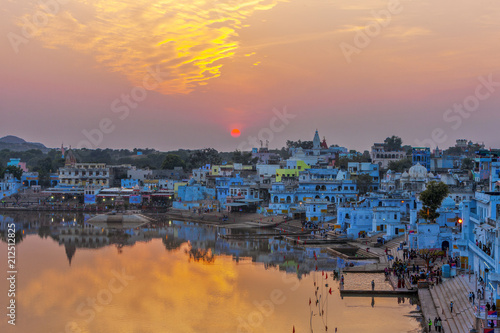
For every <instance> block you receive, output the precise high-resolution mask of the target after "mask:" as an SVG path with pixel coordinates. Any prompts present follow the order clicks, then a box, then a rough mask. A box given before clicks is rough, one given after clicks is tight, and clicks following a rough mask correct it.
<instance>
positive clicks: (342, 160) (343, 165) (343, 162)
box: [335, 154, 371, 170]
mask: <svg viewBox="0 0 500 333" xmlns="http://www.w3.org/2000/svg"><path fill="white" fill-rule="evenodd" d="M349 162H371V159H370V156H369V155H365V154H363V155H355V156H353V157H351V158H348V157H339V158H337V159H335V167H337V168H339V169H344V170H345V169H347V166H348V165H349Z"/></svg>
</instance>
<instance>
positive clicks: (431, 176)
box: [428, 172, 436, 178]
mask: <svg viewBox="0 0 500 333" xmlns="http://www.w3.org/2000/svg"><path fill="white" fill-rule="evenodd" d="M428 176H429V178H435V177H436V176H434V174H433V173H432V172H429V174H428Z"/></svg>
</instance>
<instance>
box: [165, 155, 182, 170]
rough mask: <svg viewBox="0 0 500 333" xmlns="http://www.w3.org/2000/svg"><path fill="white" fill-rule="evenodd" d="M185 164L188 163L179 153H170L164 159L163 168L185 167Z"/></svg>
mask: <svg viewBox="0 0 500 333" xmlns="http://www.w3.org/2000/svg"><path fill="white" fill-rule="evenodd" d="M185 166H186V163H184V161H183V160H182V159H181V158H180V157H179V156H178V155H175V154H168V155H167V156H165V159H164V160H163V163H162V165H161V168H162V169H167V170H171V169H173V168H175V167H183V168H184V167H185Z"/></svg>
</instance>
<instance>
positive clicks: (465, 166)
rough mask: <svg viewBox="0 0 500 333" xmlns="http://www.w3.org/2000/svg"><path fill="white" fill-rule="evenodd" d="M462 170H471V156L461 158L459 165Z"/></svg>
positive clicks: (472, 166) (472, 162) (472, 161)
mask: <svg viewBox="0 0 500 333" xmlns="http://www.w3.org/2000/svg"><path fill="white" fill-rule="evenodd" d="M460 168H461V169H462V170H469V171H470V170H472V169H474V160H472V158H468V157H467V158H464V159H463V160H462V165H461V166H460Z"/></svg>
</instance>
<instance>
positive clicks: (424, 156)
mask: <svg viewBox="0 0 500 333" xmlns="http://www.w3.org/2000/svg"><path fill="white" fill-rule="evenodd" d="M411 159H412V163H413V165H417V164H420V165H423V166H424V167H425V168H426V169H427V172H429V171H431V149H430V148H428V147H413V149H412V154H411Z"/></svg>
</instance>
